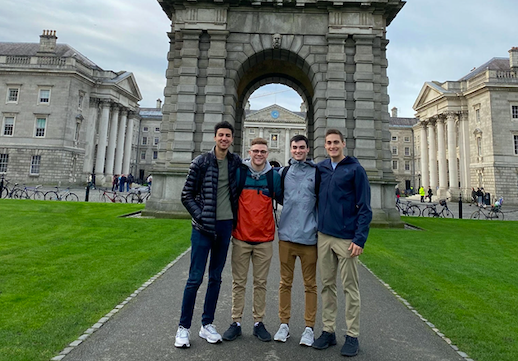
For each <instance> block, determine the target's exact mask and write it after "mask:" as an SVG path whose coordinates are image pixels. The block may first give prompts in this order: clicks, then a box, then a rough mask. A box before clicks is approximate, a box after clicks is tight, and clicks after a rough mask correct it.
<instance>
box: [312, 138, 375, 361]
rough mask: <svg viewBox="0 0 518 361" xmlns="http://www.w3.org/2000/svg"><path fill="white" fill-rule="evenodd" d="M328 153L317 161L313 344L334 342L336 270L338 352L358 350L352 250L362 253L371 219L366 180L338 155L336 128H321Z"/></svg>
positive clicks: (339, 142) (340, 152)
mask: <svg viewBox="0 0 518 361" xmlns="http://www.w3.org/2000/svg"><path fill="white" fill-rule="evenodd" d="M325 141H326V143H325V148H326V151H327V154H328V155H329V159H326V160H324V161H322V162H320V163H318V164H317V167H318V170H319V172H320V177H321V183H320V189H319V199H318V263H319V267H320V277H321V279H322V292H321V293H322V323H323V324H324V327H323V332H322V335H321V336H320V337H319V338H318V339H317V340H315V342H314V343H313V347H314V348H316V349H325V348H327V347H329V346H332V345H336V335H335V328H336V313H337V302H336V274H337V272H338V270H340V277H341V279H342V286H343V289H344V293H345V323H346V325H347V333H346V335H345V343H344V345H343V347H342V349H341V354H342V355H344V356H355V355H357V354H358V350H359V343H358V336H359V333H360V290H359V282H358V256H359V255H360V254H362V252H363V248H364V246H365V242H366V240H367V236H368V234H369V224H370V222H371V220H372V210H371V207H370V201H371V194H370V185H369V180H368V178H367V174H366V173H365V170H364V169H363V167H362V166H361V165H360V163H359V162H358V160H357V159H356V158H353V157H349V156H345V155H344V148H345V140H344V136H343V134H342V133H341V132H340V131H339V130H336V129H329V130H328V131H327V132H326V137H325Z"/></svg>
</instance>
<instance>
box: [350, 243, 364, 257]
mask: <svg viewBox="0 0 518 361" xmlns="http://www.w3.org/2000/svg"><path fill="white" fill-rule="evenodd" d="M348 250H349V251H351V257H353V258H354V257H356V256H359V255H361V254H362V253H363V248H361V247H360V246H358V245H357V244H355V243H353V242H351V245H350V246H349V248H348Z"/></svg>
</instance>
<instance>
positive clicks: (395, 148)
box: [392, 147, 397, 155]
mask: <svg viewBox="0 0 518 361" xmlns="http://www.w3.org/2000/svg"><path fill="white" fill-rule="evenodd" d="M392 155H397V147H392Z"/></svg>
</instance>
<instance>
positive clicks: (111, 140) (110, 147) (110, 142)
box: [104, 104, 120, 179]
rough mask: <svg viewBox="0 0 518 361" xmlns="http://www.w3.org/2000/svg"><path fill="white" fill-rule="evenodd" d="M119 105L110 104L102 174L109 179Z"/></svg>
mask: <svg viewBox="0 0 518 361" xmlns="http://www.w3.org/2000/svg"><path fill="white" fill-rule="evenodd" d="M119 111H120V108H119V105H118V104H114V105H113V106H112V116H111V121H110V136H109V137H108V149H107V150H106V169H105V172H104V174H105V175H106V177H107V178H108V179H109V178H111V177H112V176H113V174H114V173H113V164H114V161H115V146H116V145H117V130H118V126H119Z"/></svg>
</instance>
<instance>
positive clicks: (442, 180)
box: [434, 116, 448, 198]
mask: <svg viewBox="0 0 518 361" xmlns="http://www.w3.org/2000/svg"><path fill="white" fill-rule="evenodd" d="M435 127H436V128H437V151H438V158H439V159H438V160H439V191H438V193H437V195H438V196H439V197H440V198H446V196H447V194H446V191H447V189H448V171H447V170H446V168H447V167H446V144H445V133H444V117H443V116H439V117H438V118H437V121H436V123H435ZM434 193H435V191H434Z"/></svg>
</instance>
